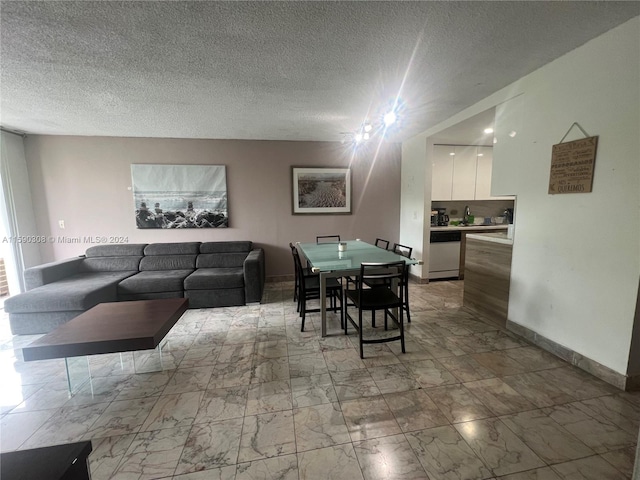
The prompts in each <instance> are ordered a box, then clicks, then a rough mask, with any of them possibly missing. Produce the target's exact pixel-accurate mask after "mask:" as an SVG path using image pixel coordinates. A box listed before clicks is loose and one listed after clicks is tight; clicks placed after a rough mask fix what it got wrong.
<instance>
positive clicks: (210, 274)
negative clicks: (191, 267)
mask: <svg viewBox="0 0 640 480" xmlns="http://www.w3.org/2000/svg"><path fill="white" fill-rule="evenodd" d="M239 287H244V272H243V271H242V267H240V268H238V267H234V268H199V269H198V270H196V271H195V272H193V273H192V274H191V275H189V276H188V277H187V278H186V279H185V281H184V289H185V290H214V289H217V288H239Z"/></svg>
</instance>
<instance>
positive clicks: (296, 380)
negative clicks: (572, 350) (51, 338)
mask: <svg viewBox="0 0 640 480" xmlns="http://www.w3.org/2000/svg"><path fill="white" fill-rule="evenodd" d="M292 288H293V286H292V283H290V282H287V283H271V284H268V285H267V288H266V292H265V296H264V301H263V303H262V304H261V305H253V306H246V307H234V308H218V309H202V310H189V311H188V312H187V313H186V314H185V315H184V316H183V318H182V319H181V320H180V321H179V322H178V324H176V326H175V327H174V328H173V329H172V331H171V332H170V333H169V334H168V336H167V344H166V346H165V348H164V354H163V355H164V360H163V363H164V366H165V370H164V371H161V372H149V373H135V371H134V365H133V360H132V356H131V354H122V355H119V354H116V355H101V356H94V357H90V361H91V369H92V373H93V380H92V383H91V385H87V386H86V387H85V388H84V389H83V390H81V391H80V392H79V393H77V394H76V395H74V396H71V397H69V395H68V393H67V390H66V379H65V373H64V362H63V360H52V361H42V362H30V363H25V362H23V361H22V357H21V350H20V349H21V347H22V346H24V345H26V344H28V343H29V342H31V341H32V340H33V339H34V338H37V337H35V336H29V337H26V336H17V337H13V336H11V334H10V332H9V329H8V321H7V319H6V316H4V315H3V316H2V317H0V373H1V380H2V381H1V383H2V387H1V389H0V448H1V449H2V451H11V450H18V449H28V448H35V447H40V446H45V445H53V444H60V443H67V442H75V441H79V440H87V439H90V440H92V442H93V449H94V450H93V453H92V454H91V456H90V461H91V463H90V465H91V472H92V478H93V479H94V480H106V479H118V480H119V479H156V478H158V479H159V478H166V479H171V478H173V479H181V480H204V479H224V480H232V479H236V480H245V479H286V480H297V479H310V480H315V479H322V480H325V479H336V480H342V479H349V480H355V479H367V480H374V479H430V480H464V479H469V480H471V479H478V480H479V479H495V480H497V479H502V480H533V479H538V480H542V479H544V480H562V479H571V480H574V479H593V480H617V479H625V478H631V475H632V469H633V464H634V457H635V446H636V441H637V437H638V428H639V425H640V394H635V393H625V392H622V391H619V390H616V389H615V388H613V387H611V386H609V385H607V384H606V383H604V382H602V381H600V380H598V379H596V378H594V377H592V376H590V375H588V374H586V373H584V372H582V371H581V370H578V369H576V368H574V367H572V366H570V365H568V364H566V363H565V362H563V361H561V360H559V359H557V358H555V357H553V356H552V355H550V354H548V353H546V352H544V351H542V350H540V349H538V348H537V347H534V346H531V345H529V344H528V343H527V342H525V341H524V340H521V339H520V338H517V337H515V336H513V335H512V334H510V333H508V332H505V331H501V330H500V329H498V328H497V327H495V326H494V325H492V324H490V323H486V322H485V321H483V320H482V319H480V318H477V317H475V316H474V315H473V314H472V313H470V312H469V311H467V310H465V309H464V308H462V306H461V305H462V282H447V281H445V282H432V283H430V284H428V285H413V284H412V285H411V286H410V296H411V304H412V323H411V324H410V325H408V326H407V332H406V333H407V335H406V336H407V345H406V348H407V353H405V354H402V353H401V351H400V345H399V342H392V343H387V344H380V345H374V346H365V357H366V358H365V359H364V360H361V359H360V358H359V355H358V350H357V345H358V344H357V337H356V335H355V334H354V332H353V330H351V334H350V335H348V336H345V335H344V334H343V333H342V332H341V331H340V325H339V320H338V319H337V318H336V317H334V316H330V318H329V332H330V334H331V335H330V336H329V337H326V338H321V337H320V335H319V331H320V325H319V314H310V315H309V317H308V321H307V328H306V331H305V332H300V320H299V318H298V315H297V314H296V309H295V304H294V303H293V301H292ZM381 324H382V322H378V325H379V326H378V328H377V329H376V330H375V332H374V331H369V332H368V334H378V333H376V332H379V331H380V330H382V326H381ZM150 361H151V360H150ZM136 367H137V370H136V371H137V372H140V371H144V365H142V366H141V364H140V361H138V363H137V365H136ZM149 370H151V368H149Z"/></svg>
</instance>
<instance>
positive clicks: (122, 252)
mask: <svg viewBox="0 0 640 480" xmlns="http://www.w3.org/2000/svg"><path fill="white" fill-rule="evenodd" d="M146 246H147V244H146V243H127V244H118V245H94V246H93V247H89V248H87V251H86V252H85V255H86V256H87V257H126V256H130V255H131V256H134V257H141V256H142V255H143V254H144V247H146Z"/></svg>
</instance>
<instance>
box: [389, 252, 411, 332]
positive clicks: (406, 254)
mask: <svg viewBox="0 0 640 480" xmlns="http://www.w3.org/2000/svg"><path fill="white" fill-rule="evenodd" d="M412 252H413V247H407V246H406V245H401V244H399V243H394V244H393V253H397V254H398V255H402V256H403V257H407V258H411V253H412ZM402 283H404V298H403V306H402V308H404V311H405V312H407V323H411V312H410V311H409V266H407V271H406V274H405V278H404V280H403V281H402Z"/></svg>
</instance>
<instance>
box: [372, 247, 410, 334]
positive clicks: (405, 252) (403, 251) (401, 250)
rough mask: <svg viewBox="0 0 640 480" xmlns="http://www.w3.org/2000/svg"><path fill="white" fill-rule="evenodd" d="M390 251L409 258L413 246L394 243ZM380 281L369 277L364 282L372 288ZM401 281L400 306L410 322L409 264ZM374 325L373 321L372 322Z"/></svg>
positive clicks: (378, 284)
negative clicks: (401, 302)
mask: <svg viewBox="0 0 640 480" xmlns="http://www.w3.org/2000/svg"><path fill="white" fill-rule="evenodd" d="M391 251H392V252H393V253H395V254H397V255H402V256H403V257H406V258H411V253H412V252H413V247H407V246H406V245H401V244H399V243H394V244H393V248H392V250H391ZM380 282H381V280H376V279H371V280H367V281H366V282H365V284H366V285H367V286H368V287H371V288H373V287H376V286H380ZM401 283H402V286H403V287H404V292H403V297H402V300H403V305H402V308H403V309H404V311H405V312H407V323H411V312H410V311H409V266H407V268H406V270H405V277H404V278H403V279H402V282H401ZM374 326H375V322H374Z"/></svg>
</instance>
